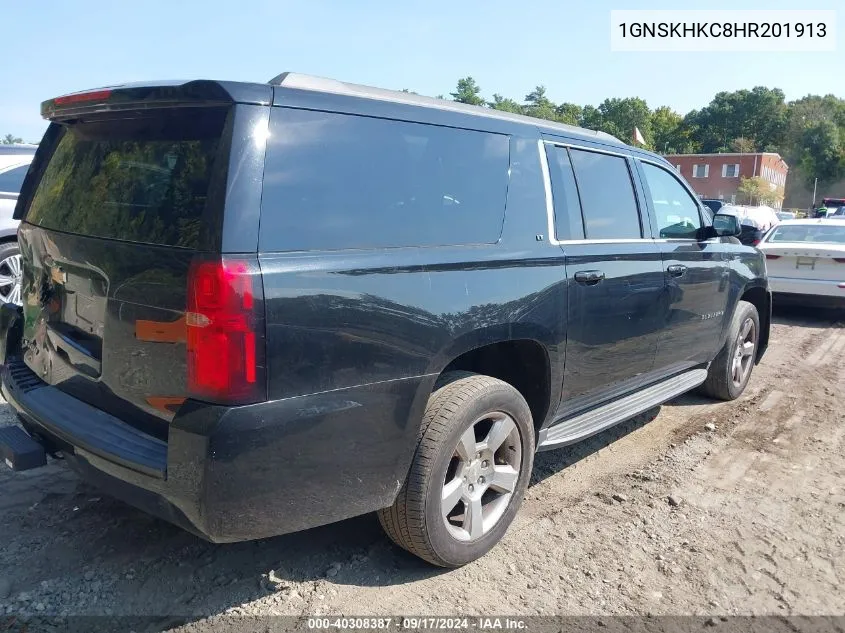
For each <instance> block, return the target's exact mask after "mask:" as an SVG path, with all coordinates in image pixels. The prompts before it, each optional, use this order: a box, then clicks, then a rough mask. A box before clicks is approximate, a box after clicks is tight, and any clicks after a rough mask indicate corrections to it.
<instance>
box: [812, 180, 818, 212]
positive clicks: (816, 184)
mask: <svg viewBox="0 0 845 633" xmlns="http://www.w3.org/2000/svg"><path fill="white" fill-rule="evenodd" d="M818 184H819V179H818V178H816V179H815V181H813V209H815V208H816V187H817V186H818Z"/></svg>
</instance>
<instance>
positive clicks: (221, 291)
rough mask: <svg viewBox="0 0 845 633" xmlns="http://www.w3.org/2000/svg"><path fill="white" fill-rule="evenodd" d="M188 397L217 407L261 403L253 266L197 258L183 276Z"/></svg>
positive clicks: (259, 320) (259, 303) (258, 304)
mask: <svg viewBox="0 0 845 633" xmlns="http://www.w3.org/2000/svg"><path fill="white" fill-rule="evenodd" d="M185 323H186V325H187V329H188V337H187V352H188V393H189V395H190V397H192V398H196V399H197V400H204V401H207V402H214V403H218V404H249V403H252V402H259V401H261V400H265V399H266V398H267V385H266V377H265V376H266V375H265V362H264V358H265V325H264V292H263V283H262V280H261V273H260V269H259V268H258V262H257V261H256V260H254V259H253V260H250V259H243V258H237V259H228V258H219V257H218V258H216V259H197V260H195V261H194V262H193V263H192V264H191V269H190V272H189V274H188V306H187V313H186V315H185Z"/></svg>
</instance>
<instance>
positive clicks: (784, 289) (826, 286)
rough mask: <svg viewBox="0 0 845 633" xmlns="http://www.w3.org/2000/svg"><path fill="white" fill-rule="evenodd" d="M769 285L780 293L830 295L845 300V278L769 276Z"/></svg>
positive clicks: (832, 297) (811, 295) (775, 291)
mask: <svg viewBox="0 0 845 633" xmlns="http://www.w3.org/2000/svg"><path fill="white" fill-rule="evenodd" d="M769 287H770V288H771V290H772V292H773V293H776V294H778V295H786V294H792V295H802V296H809V297H830V298H831V299H841V300H842V301H843V302H845V279H843V280H841V281H821V280H818V279H790V278H789V277H769Z"/></svg>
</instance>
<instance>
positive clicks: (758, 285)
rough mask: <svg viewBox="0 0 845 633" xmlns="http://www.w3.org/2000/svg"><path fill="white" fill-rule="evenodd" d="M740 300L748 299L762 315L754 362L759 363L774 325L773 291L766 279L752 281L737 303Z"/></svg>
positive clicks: (759, 314)
mask: <svg viewBox="0 0 845 633" xmlns="http://www.w3.org/2000/svg"><path fill="white" fill-rule="evenodd" d="M739 301H747V302H748V303H750V304H751V305H753V306H754V307H755V308H757V315H758V316H759V317H760V338H759V340H758V342H757V354H756V356H755V358H754V363H755V364H759V363H760V361H761V360H762V358H763V354H765V353H766V349H767V348H768V346H769V331H770V330H771V327H772V293H771V291H770V290H769V288H768V285H767V284H766V283H765V282H764V281H762V280H761V281H759V282H751V283H749V284H747V285H746V286H745V287H744V288H743V290H742V292H741V293H740V295H739V300H738V301H737V305H738V304H739ZM734 310H736V306H734Z"/></svg>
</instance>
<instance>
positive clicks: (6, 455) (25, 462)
mask: <svg viewBox="0 0 845 633" xmlns="http://www.w3.org/2000/svg"><path fill="white" fill-rule="evenodd" d="M0 457H2V458H3V461H4V462H5V464H6V466H8V467H9V468H11V469H12V470H17V471H20V470H31V469H33V468H40V467H41V466H46V465H47V453H46V452H45V451H44V447H43V446H41V444H39V443H38V442H36V441H35V440H34V439H32V438H31V437H30V436H29V435H27V433H26V431H24V430H23V429H22V428H20V427H19V426H4V427H3V428H0Z"/></svg>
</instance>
